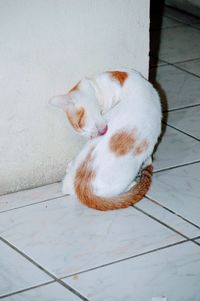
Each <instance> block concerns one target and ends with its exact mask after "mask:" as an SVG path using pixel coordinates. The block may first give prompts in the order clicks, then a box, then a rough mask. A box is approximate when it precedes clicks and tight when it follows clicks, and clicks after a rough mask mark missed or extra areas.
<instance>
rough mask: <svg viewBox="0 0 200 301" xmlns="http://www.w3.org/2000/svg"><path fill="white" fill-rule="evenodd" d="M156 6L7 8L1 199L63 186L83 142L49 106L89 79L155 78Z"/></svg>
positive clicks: (44, 1)
mask: <svg viewBox="0 0 200 301" xmlns="http://www.w3.org/2000/svg"><path fill="white" fill-rule="evenodd" d="M148 28H149V0H140V1H138V0H1V1H0V194H3V193H7V192H12V191H16V190H20V189H24V188H27V187H34V186H38V185H42V184H45V183H51V182H54V181H58V180H60V179H61V177H62V176H63V175H64V170H65V165H66V161H67V160H68V159H70V158H71V157H72V156H73V155H74V154H75V153H77V151H78V150H79V149H80V146H81V145H82V143H83V141H82V140H81V139H80V138H79V137H78V136H76V135H75V134H74V133H73V132H72V130H71V129H70V127H69V125H68V123H67V121H66V118H65V116H64V114H63V113H62V112H61V111H59V110H58V109H56V108H53V107H51V106H49V104H48V99H49V98H50V97H51V96H53V95H56V94H62V93H65V92H66V91H67V90H68V89H69V88H70V87H71V86H72V85H73V84H75V83H76V82H77V81H78V80H79V79H81V78H82V77H83V76H85V75H92V74H94V73H96V72H100V71H103V70H108V69H115V68H120V67H126V66H128V67H133V68H135V69H138V70H139V71H141V72H142V73H143V74H144V75H145V76H147V74H148V51H149V36H148Z"/></svg>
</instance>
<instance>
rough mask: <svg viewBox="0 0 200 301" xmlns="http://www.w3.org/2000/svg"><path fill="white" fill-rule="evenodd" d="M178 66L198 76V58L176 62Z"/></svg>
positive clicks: (199, 69)
mask: <svg viewBox="0 0 200 301" xmlns="http://www.w3.org/2000/svg"><path fill="white" fill-rule="evenodd" d="M176 65H177V66H178V67H180V68H182V69H184V70H186V71H189V72H191V73H194V74H196V75H198V76H200V59H197V60H192V61H189V62H183V63H179V64H176Z"/></svg>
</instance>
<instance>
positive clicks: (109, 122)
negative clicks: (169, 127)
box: [50, 70, 162, 210]
mask: <svg viewBox="0 0 200 301" xmlns="http://www.w3.org/2000/svg"><path fill="white" fill-rule="evenodd" d="M50 103H51V104H53V105H55V106H58V107H60V108H62V109H63V110H64V112H65V113H66V114H67V118H68V120H69V122H70V124H71V126H72V128H73V129H74V130H75V131H76V132H77V133H78V134H79V135H82V136H84V137H86V138H89V139H90V140H88V142H87V143H86V145H85V146H84V147H83V149H82V150H81V152H80V153H79V154H78V156H77V157H76V158H75V159H74V160H73V161H72V162H70V163H69V165H68V167H67V171H66V176H65V178H64V180H63V187H62V192H63V193H64V194H70V195H75V196H77V198H78V199H79V200H80V201H81V202H82V203H84V204H85V205H87V206H88V207H91V208H95V209H98V210H113V209H119V208H126V207H128V206H130V205H132V204H134V203H136V202H138V201H139V200H141V199H142V198H143V197H144V195H145V194H146V192H147V191H148V189H149V186H150V184H151V178H152V172H153V167H152V158H151V156H152V153H153V150H154V147H155V144H156V143H157V140H158V137H159V135H160V132H161V118H162V114H161V105H160V99H159V96H158V93H157V92H156V90H155V89H154V88H153V86H152V85H151V84H150V83H149V82H148V81H147V80H146V79H145V78H144V77H143V76H142V75H141V74H140V73H139V72H137V71H135V70H121V71H107V72H102V73H100V74H98V75H96V76H94V77H93V78H84V79H82V80H81V81H80V82H79V83H78V84H77V85H76V86H74V87H73V88H72V89H71V90H70V91H69V92H68V93H67V94H66V95H61V96H55V97H53V98H52V99H51V100H50ZM140 170H142V171H141V177H140V180H139V181H137V182H136V177H137V175H138V173H139V171H140Z"/></svg>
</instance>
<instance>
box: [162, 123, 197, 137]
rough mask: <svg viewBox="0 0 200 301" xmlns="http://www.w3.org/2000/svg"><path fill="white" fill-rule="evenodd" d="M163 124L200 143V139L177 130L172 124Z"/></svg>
mask: <svg viewBox="0 0 200 301" xmlns="http://www.w3.org/2000/svg"><path fill="white" fill-rule="evenodd" d="M162 123H164V124H165V125H167V126H169V127H170V128H172V129H174V130H177V131H178V132H180V133H182V134H184V135H186V136H188V137H190V138H193V139H194V140H197V141H200V139H198V138H197V137H195V136H192V135H190V134H188V133H186V132H184V131H182V130H181V129H179V128H176V127H175V126H173V125H170V124H169V123H168V122H166V121H162Z"/></svg>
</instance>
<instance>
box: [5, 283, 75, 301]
mask: <svg viewBox="0 0 200 301" xmlns="http://www.w3.org/2000/svg"><path fill="white" fill-rule="evenodd" d="M3 300H5V301H80V300H81V299H80V298H79V297H77V296H76V295H75V294H73V293H71V292H70V291H69V290H67V289H66V288H64V287H63V286H62V285H59V284H58V283H52V284H48V285H45V286H41V287H38V288H35V289H31V290H29V291H26V292H23V293H20V294H17V295H13V296H9V297H7V298H4V299H3Z"/></svg>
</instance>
